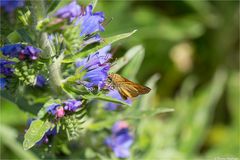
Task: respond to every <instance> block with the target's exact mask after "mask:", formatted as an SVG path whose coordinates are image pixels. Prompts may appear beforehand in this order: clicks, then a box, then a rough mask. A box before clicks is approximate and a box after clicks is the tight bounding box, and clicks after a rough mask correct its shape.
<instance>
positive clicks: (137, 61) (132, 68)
mask: <svg viewBox="0 0 240 160" xmlns="http://www.w3.org/2000/svg"><path fill="white" fill-rule="evenodd" d="M144 52H145V51H144V48H143V47H142V46H139V50H138V52H137V53H136V54H135V56H134V57H133V59H132V60H131V61H130V63H128V64H127V65H126V66H125V67H124V69H123V71H122V72H121V74H122V75H123V76H125V77H127V78H129V79H130V80H135V77H136V75H137V72H138V70H139V68H140V66H141V64H142V61H143V58H144Z"/></svg>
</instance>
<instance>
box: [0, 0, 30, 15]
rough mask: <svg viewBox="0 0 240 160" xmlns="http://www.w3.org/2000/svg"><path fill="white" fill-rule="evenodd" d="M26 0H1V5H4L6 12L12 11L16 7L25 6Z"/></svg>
mask: <svg viewBox="0 0 240 160" xmlns="http://www.w3.org/2000/svg"><path fill="white" fill-rule="evenodd" d="M24 4H25V0H0V7H2V8H3V9H4V10H5V11H6V12H8V13H11V12H13V11H14V10H15V9H16V8H19V7H23V6H24Z"/></svg>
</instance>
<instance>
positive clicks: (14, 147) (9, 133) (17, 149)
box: [0, 123, 38, 160]
mask: <svg viewBox="0 0 240 160" xmlns="http://www.w3.org/2000/svg"><path fill="white" fill-rule="evenodd" d="M17 137H18V134H17V131H16V130H14V129H13V128H10V127H9V126H7V125H5V124H2V123H1V125H0V138H1V145H4V146H5V145H6V146H7V147H8V149H10V150H11V151H12V152H13V153H14V154H16V155H17V156H18V159H31V160H36V159H38V158H37V156H35V155H34V154H33V153H32V152H31V151H24V150H23V148H22V146H21V144H19V142H18V141H17ZM7 153H9V152H7Z"/></svg>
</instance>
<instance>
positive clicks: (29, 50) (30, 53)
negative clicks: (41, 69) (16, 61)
mask: <svg viewBox="0 0 240 160" xmlns="http://www.w3.org/2000/svg"><path fill="white" fill-rule="evenodd" d="M40 52H41V50H40V49H38V48H34V47H33V46H26V47H25V49H24V52H23V54H24V55H26V56H27V57H29V58H30V59H31V60H36V59H37V58H38V55H39V53H40Z"/></svg>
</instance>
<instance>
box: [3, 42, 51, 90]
mask: <svg viewBox="0 0 240 160" xmlns="http://www.w3.org/2000/svg"><path fill="white" fill-rule="evenodd" d="M0 50H1V52H2V54H3V55H4V56H6V57H7V58H18V59H19V60H20V61H22V60H27V59H30V60H36V59H37V58H38V57H39V54H40V53H41V50H40V49H38V48H35V47H33V46H25V45H23V44H8V45H4V46H3V47H1V48H0ZM15 63H16V62H13V61H10V60H5V59H0V74H1V89H4V88H5V87H6V85H7V81H8V79H9V78H11V77H12V76H13V73H14V68H13V66H14V64H15ZM45 84H46V79H45V77H43V76H42V75H37V76H36V78H35V83H34V85H35V86H39V87H43V86H44V85H45Z"/></svg>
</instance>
